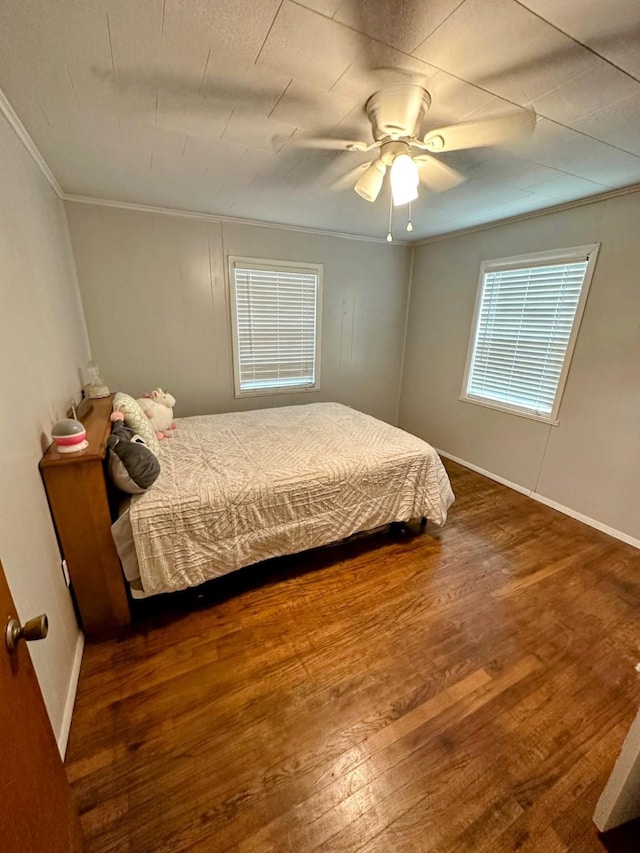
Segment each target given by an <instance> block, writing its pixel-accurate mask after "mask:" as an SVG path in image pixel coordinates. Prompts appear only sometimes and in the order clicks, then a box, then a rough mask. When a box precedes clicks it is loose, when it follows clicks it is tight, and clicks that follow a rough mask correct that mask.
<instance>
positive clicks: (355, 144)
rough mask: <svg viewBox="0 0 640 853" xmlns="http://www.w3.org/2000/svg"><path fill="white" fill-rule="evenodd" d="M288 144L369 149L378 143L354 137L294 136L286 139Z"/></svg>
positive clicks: (315, 147) (309, 146) (345, 149)
mask: <svg viewBox="0 0 640 853" xmlns="http://www.w3.org/2000/svg"><path fill="white" fill-rule="evenodd" d="M286 144H287V145H291V146H292V147H295V148H306V149H311V150H320V151H369V150H370V148H374V147H375V146H376V145H377V144H378V143H377V142H374V143H372V144H369V143H368V142H362V141H358V140H353V139H334V138H333V137H330V136H327V137H321V136H317V137H314V136H297V135H296V136H293V137H291V139H288V140H286Z"/></svg>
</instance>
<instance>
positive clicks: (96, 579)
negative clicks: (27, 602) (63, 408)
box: [40, 396, 131, 638]
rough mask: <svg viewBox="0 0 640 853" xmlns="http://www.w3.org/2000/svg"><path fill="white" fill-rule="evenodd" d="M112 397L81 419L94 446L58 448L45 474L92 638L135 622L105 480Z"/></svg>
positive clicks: (48, 456) (44, 462)
mask: <svg viewBox="0 0 640 853" xmlns="http://www.w3.org/2000/svg"><path fill="white" fill-rule="evenodd" d="M112 400H113V396H110V397H105V398H103V399H101V400H92V401H90V403H89V404H88V406H89V411H88V412H87V414H86V415H84V416H83V417H81V418H80V420H82V422H83V424H84V426H85V429H86V430H87V441H88V442H89V446H88V447H86V448H85V449H84V450H81V451H78V452H76V453H60V452H59V451H58V450H57V449H56V447H55V445H54V444H52V445H51V447H49V449H48V450H47V452H46V453H45V454H44V456H43V457H42V459H41V460H40V472H41V474H42V479H43V481H44V486H45V489H46V492H47V498H48V500H49V506H50V508H51V515H52V516H53V521H54V524H55V527H56V531H57V534H58V540H59V542H60V547H61V549H62V553H63V556H64V558H65V559H66V561H67V567H68V569H69V575H70V576H71V582H72V584H73V590H74V593H75V597H76V601H77V604H78V609H79V611H80V618H81V621H82V629H83V631H84V632H85V634H86V635H87V637H89V638H91V637H97V636H100V635H104V634H108V633H112V632H114V631H115V630H117V629H119V628H122V627H123V626H125V625H128V624H129V623H130V621H131V613H130V610H129V600H128V597H127V593H126V590H125V582H124V578H123V575H122V568H121V566H120V560H119V559H118V553H117V551H116V547H115V545H114V542H113V538H112V536H111V514H110V512H109V496H108V494H107V485H106V483H107V480H106V477H105V470H104V466H105V458H106V451H107V439H108V438H109V434H110V431H111V424H110V421H109V415H110V413H111V407H112Z"/></svg>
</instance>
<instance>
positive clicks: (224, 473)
mask: <svg viewBox="0 0 640 853" xmlns="http://www.w3.org/2000/svg"><path fill="white" fill-rule="evenodd" d="M177 424H178V428H177V430H175V431H174V432H173V434H172V436H171V438H169V439H166V440H165V441H163V442H162V443H161V449H160V461H161V466H162V470H161V473H160V476H159V478H158V480H157V481H156V483H155V484H154V486H153V487H152V488H151V489H149V491H147V492H145V493H144V494H142V495H136V496H134V497H132V498H131V501H130V502H129V503H128V506H127V507H126V509H125V511H124V512H123V513H122V514H121V515H120V517H119V518H118V520H117V521H116V522H115V524H114V526H113V535H114V540H115V542H116V545H117V547H118V551H119V554H120V558H121V561H122V563H123V567H124V570H125V574H126V576H127V579H128V580H129V582H130V584H131V587H132V590H133V591H134V595H136V597H140V596H141V595H144V596H146V595H157V594H159V593H165V592H172V591H175V590H181V589H185V588H187V587H191V586H197V585H199V584H201V583H203V582H205V581H207V580H210V579H212V578H215V577H219V576H221V575H224V574H227V573H228V572H232V571H235V570H236V569H240V568H243V567H245V566H249V565H252V564H255V563H259V562H261V561H263V560H265V559H268V558H271V557H277V556H283V555H285V554H292V553H297V552H301V551H305V550H307V549H310V548H315V547H318V546H322V545H328V544H331V543H333V542H336V541H340V540H343V539H345V538H347V537H350V536H353V535H354V534H357V533H359V532H361V531H367V530H372V529H376V528H379V527H381V526H383V525H388V524H390V523H392V522H407V521H410V520H412V519H416V518H422V517H426V518H429V520H430V521H432V522H434V523H436V524H438V525H441V524H443V523H444V522H445V520H446V517H447V510H448V508H449V506H450V505H451V503H452V502H453V500H454V496H453V493H452V491H451V486H450V484H449V479H448V477H447V474H446V471H445V469H444V467H443V465H442V463H441V461H440V458H439V457H438V454H437V453H436V452H435V450H434V449H433V448H432V447H431V446H430V445H428V444H427V443H426V442H424V441H422V440H421V439H419V438H416V437H415V436H413V435H410V434H408V433H406V432H403V431H402V430H400V429H397V428H396V427H393V426H390V425H389V424H386V423H384V422H382V421H379V420H377V419H376V418H373V417H370V416H369V415H365V414H363V413H362V412H358V411H356V410H354V409H351V408H349V407H347V406H343V405H341V404H339V403H310V404H306V405H300V406H288V407H283V408H274V409H262V410H258V411H249V412H236V413H229V414H221V415H209V416H198V417H191V418H182V419H179V420H178V421H177Z"/></svg>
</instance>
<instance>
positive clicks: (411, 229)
mask: <svg viewBox="0 0 640 853" xmlns="http://www.w3.org/2000/svg"><path fill="white" fill-rule="evenodd" d="M407 231H413V222H412V221H411V202H409V221H408V222H407Z"/></svg>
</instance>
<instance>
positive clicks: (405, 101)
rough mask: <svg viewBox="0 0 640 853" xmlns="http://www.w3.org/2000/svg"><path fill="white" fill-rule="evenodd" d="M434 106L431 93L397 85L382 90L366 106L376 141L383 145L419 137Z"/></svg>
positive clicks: (405, 85)
mask: <svg viewBox="0 0 640 853" xmlns="http://www.w3.org/2000/svg"><path fill="white" fill-rule="evenodd" d="M430 106H431V96H430V95H429V93H428V92H427V90H426V89H423V88H422V86H418V85H416V84H414V83H397V84H396V85H393V86H386V87H385V88H384V89H380V91H378V92H375V93H374V94H373V95H371V97H370V98H369V100H368V101H367V103H366V105H365V111H366V113H367V116H368V118H369V121H370V122H371V128H372V131H373V138H374V139H375V140H376V141H381V140H383V139H386V138H391V139H402V138H403V137H415V136H418V135H419V134H420V128H421V127H422V124H423V122H424V119H425V117H426V115H427V112H428V110H429V107H430Z"/></svg>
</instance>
